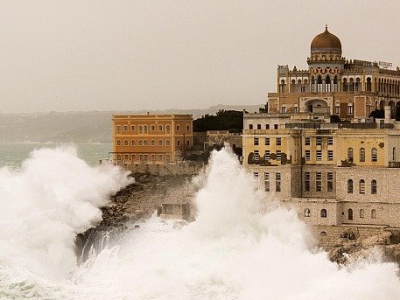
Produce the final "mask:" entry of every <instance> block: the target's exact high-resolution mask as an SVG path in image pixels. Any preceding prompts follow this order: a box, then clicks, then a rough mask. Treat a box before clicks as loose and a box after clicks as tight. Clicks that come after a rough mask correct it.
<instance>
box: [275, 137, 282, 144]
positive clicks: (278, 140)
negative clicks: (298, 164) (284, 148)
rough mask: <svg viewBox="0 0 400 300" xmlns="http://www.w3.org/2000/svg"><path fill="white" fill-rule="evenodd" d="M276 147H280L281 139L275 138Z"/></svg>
mask: <svg viewBox="0 0 400 300" xmlns="http://www.w3.org/2000/svg"><path fill="white" fill-rule="evenodd" d="M276 145H277V146H280V145H282V139H281V138H276Z"/></svg>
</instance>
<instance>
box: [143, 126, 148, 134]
mask: <svg viewBox="0 0 400 300" xmlns="http://www.w3.org/2000/svg"><path fill="white" fill-rule="evenodd" d="M143 133H147V125H143Z"/></svg>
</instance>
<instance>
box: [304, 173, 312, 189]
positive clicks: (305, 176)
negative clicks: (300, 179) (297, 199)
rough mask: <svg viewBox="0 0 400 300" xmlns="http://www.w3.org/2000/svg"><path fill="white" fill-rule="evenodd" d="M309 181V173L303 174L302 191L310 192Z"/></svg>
mask: <svg viewBox="0 0 400 300" xmlns="http://www.w3.org/2000/svg"><path fill="white" fill-rule="evenodd" d="M310 179H311V175H310V172H305V173H304V190H305V191H306V192H309V191H310Z"/></svg>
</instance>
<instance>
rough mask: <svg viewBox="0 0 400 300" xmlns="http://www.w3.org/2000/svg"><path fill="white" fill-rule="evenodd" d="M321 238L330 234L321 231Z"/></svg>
mask: <svg viewBox="0 0 400 300" xmlns="http://www.w3.org/2000/svg"><path fill="white" fill-rule="evenodd" d="M319 236H320V237H324V236H328V234H327V233H326V231H321V232H320V234H319Z"/></svg>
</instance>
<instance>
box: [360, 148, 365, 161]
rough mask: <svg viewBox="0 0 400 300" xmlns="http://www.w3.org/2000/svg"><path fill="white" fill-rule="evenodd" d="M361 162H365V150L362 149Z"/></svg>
mask: <svg viewBox="0 0 400 300" xmlns="http://www.w3.org/2000/svg"><path fill="white" fill-rule="evenodd" d="M360 162H365V149H364V148H360Z"/></svg>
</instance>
